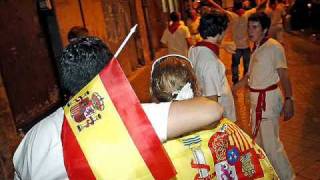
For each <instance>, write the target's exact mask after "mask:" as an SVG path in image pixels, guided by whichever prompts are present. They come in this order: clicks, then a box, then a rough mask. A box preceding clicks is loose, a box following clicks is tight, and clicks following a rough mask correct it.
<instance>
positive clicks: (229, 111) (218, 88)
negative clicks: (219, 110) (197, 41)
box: [189, 46, 236, 121]
mask: <svg viewBox="0 0 320 180" xmlns="http://www.w3.org/2000/svg"><path fill="white" fill-rule="evenodd" d="M189 59H190V61H191V63H192V65H193V67H194V71H195V72H196V76H197V79H198V81H199V84H200V86H201V90H202V95H203V96H213V95H217V96H218V102H219V103H220V104H221V105H222V106H223V108H224V112H223V116H224V117H226V118H228V119H230V120H231V121H236V113H235V106H234V100H233V96H232V93H231V89H230V86H229V84H228V80H227V77H226V74H225V67H224V65H223V63H222V62H221V61H220V59H219V58H218V57H217V56H216V55H215V54H214V53H213V52H212V51H211V50H210V49H209V48H207V47H204V46H197V47H191V48H190V50H189Z"/></svg>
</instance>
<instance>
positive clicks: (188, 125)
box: [167, 97, 223, 138]
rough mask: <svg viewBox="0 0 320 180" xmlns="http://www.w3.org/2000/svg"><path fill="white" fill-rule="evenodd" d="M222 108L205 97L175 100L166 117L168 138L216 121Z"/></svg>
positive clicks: (220, 114)
mask: <svg viewBox="0 0 320 180" xmlns="http://www.w3.org/2000/svg"><path fill="white" fill-rule="evenodd" d="M222 112H223V108H222V107H221V106H220V105H219V104H218V103H217V102H215V101H212V100H209V99H208V98H205V97H197V98H193V99H190V100H184V101H175V102H173V103H172V104H171V106H170V110H169V117H168V132H167V135H168V138H173V137H177V136H180V135H183V134H185V133H188V132H192V131H194V130H198V129H200V128H202V127H204V126H207V125H210V124H212V123H214V122H215V121H218V120H219V119H220V118H221V116H222Z"/></svg>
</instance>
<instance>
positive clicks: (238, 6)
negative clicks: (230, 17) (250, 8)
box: [232, 0, 243, 11]
mask: <svg viewBox="0 0 320 180" xmlns="http://www.w3.org/2000/svg"><path fill="white" fill-rule="evenodd" d="M242 8H243V5H242V0H234V1H233V8H232V10H233V11H237V10H239V9H242Z"/></svg>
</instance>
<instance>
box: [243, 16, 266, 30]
mask: <svg viewBox="0 0 320 180" xmlns="http://www.w3.org/2000/svg"><path fill="white" fill-rule="evenodd" d="M250 21H253V22H259V23H260V25H261V27H262V29H263V30H265V29H267V30H269V28H270V24H271V19H270V17H269V16H268V15H267V14H266V13H264V12H256V13H254V14H252V15H251V16H249V18H248V22H250Z"/></svg>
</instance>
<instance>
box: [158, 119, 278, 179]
mask: <svg viewBox="0 0 320 180" xmlns="http://www.w3.org/2000/svg"><path fill="white" fill-rule="evenodd" d="M164 147H165V149H166V151H167V153H168V154H169V156H170V158H171V160H172V162H173V164H174V166H175V168H176V170H177V175H176V179H181V180H184V179H195V180H211V179H217V180H225V179H228V180H237V179H241V180H252V179H278V176H277V174H276V172H275V170H274V169H273V167H272V165H271V164H270V162H269V160H268V158H267V156H266V155H265V153H264V152H263V150H262V149H261V148H260V147H259V146H258V145H257V144H255V143H254V142H253V141H252V139H251V138H250V136H249V135H247V134H246V133H244V132H243V131H242V130H241V129H240V128H239V127H238V126H237V125H235V124H234V123H233V122H231V121H230V120H228V119H222V120H221V121H220V123H219V125H218V126H217V127H216V128H214V129H212V130H205V131H199V132H195V133H193V134H190V135H188V136H184V137H181V138H178V139H175V140H170V141H168V142H166V143H164Z"/></svg>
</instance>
